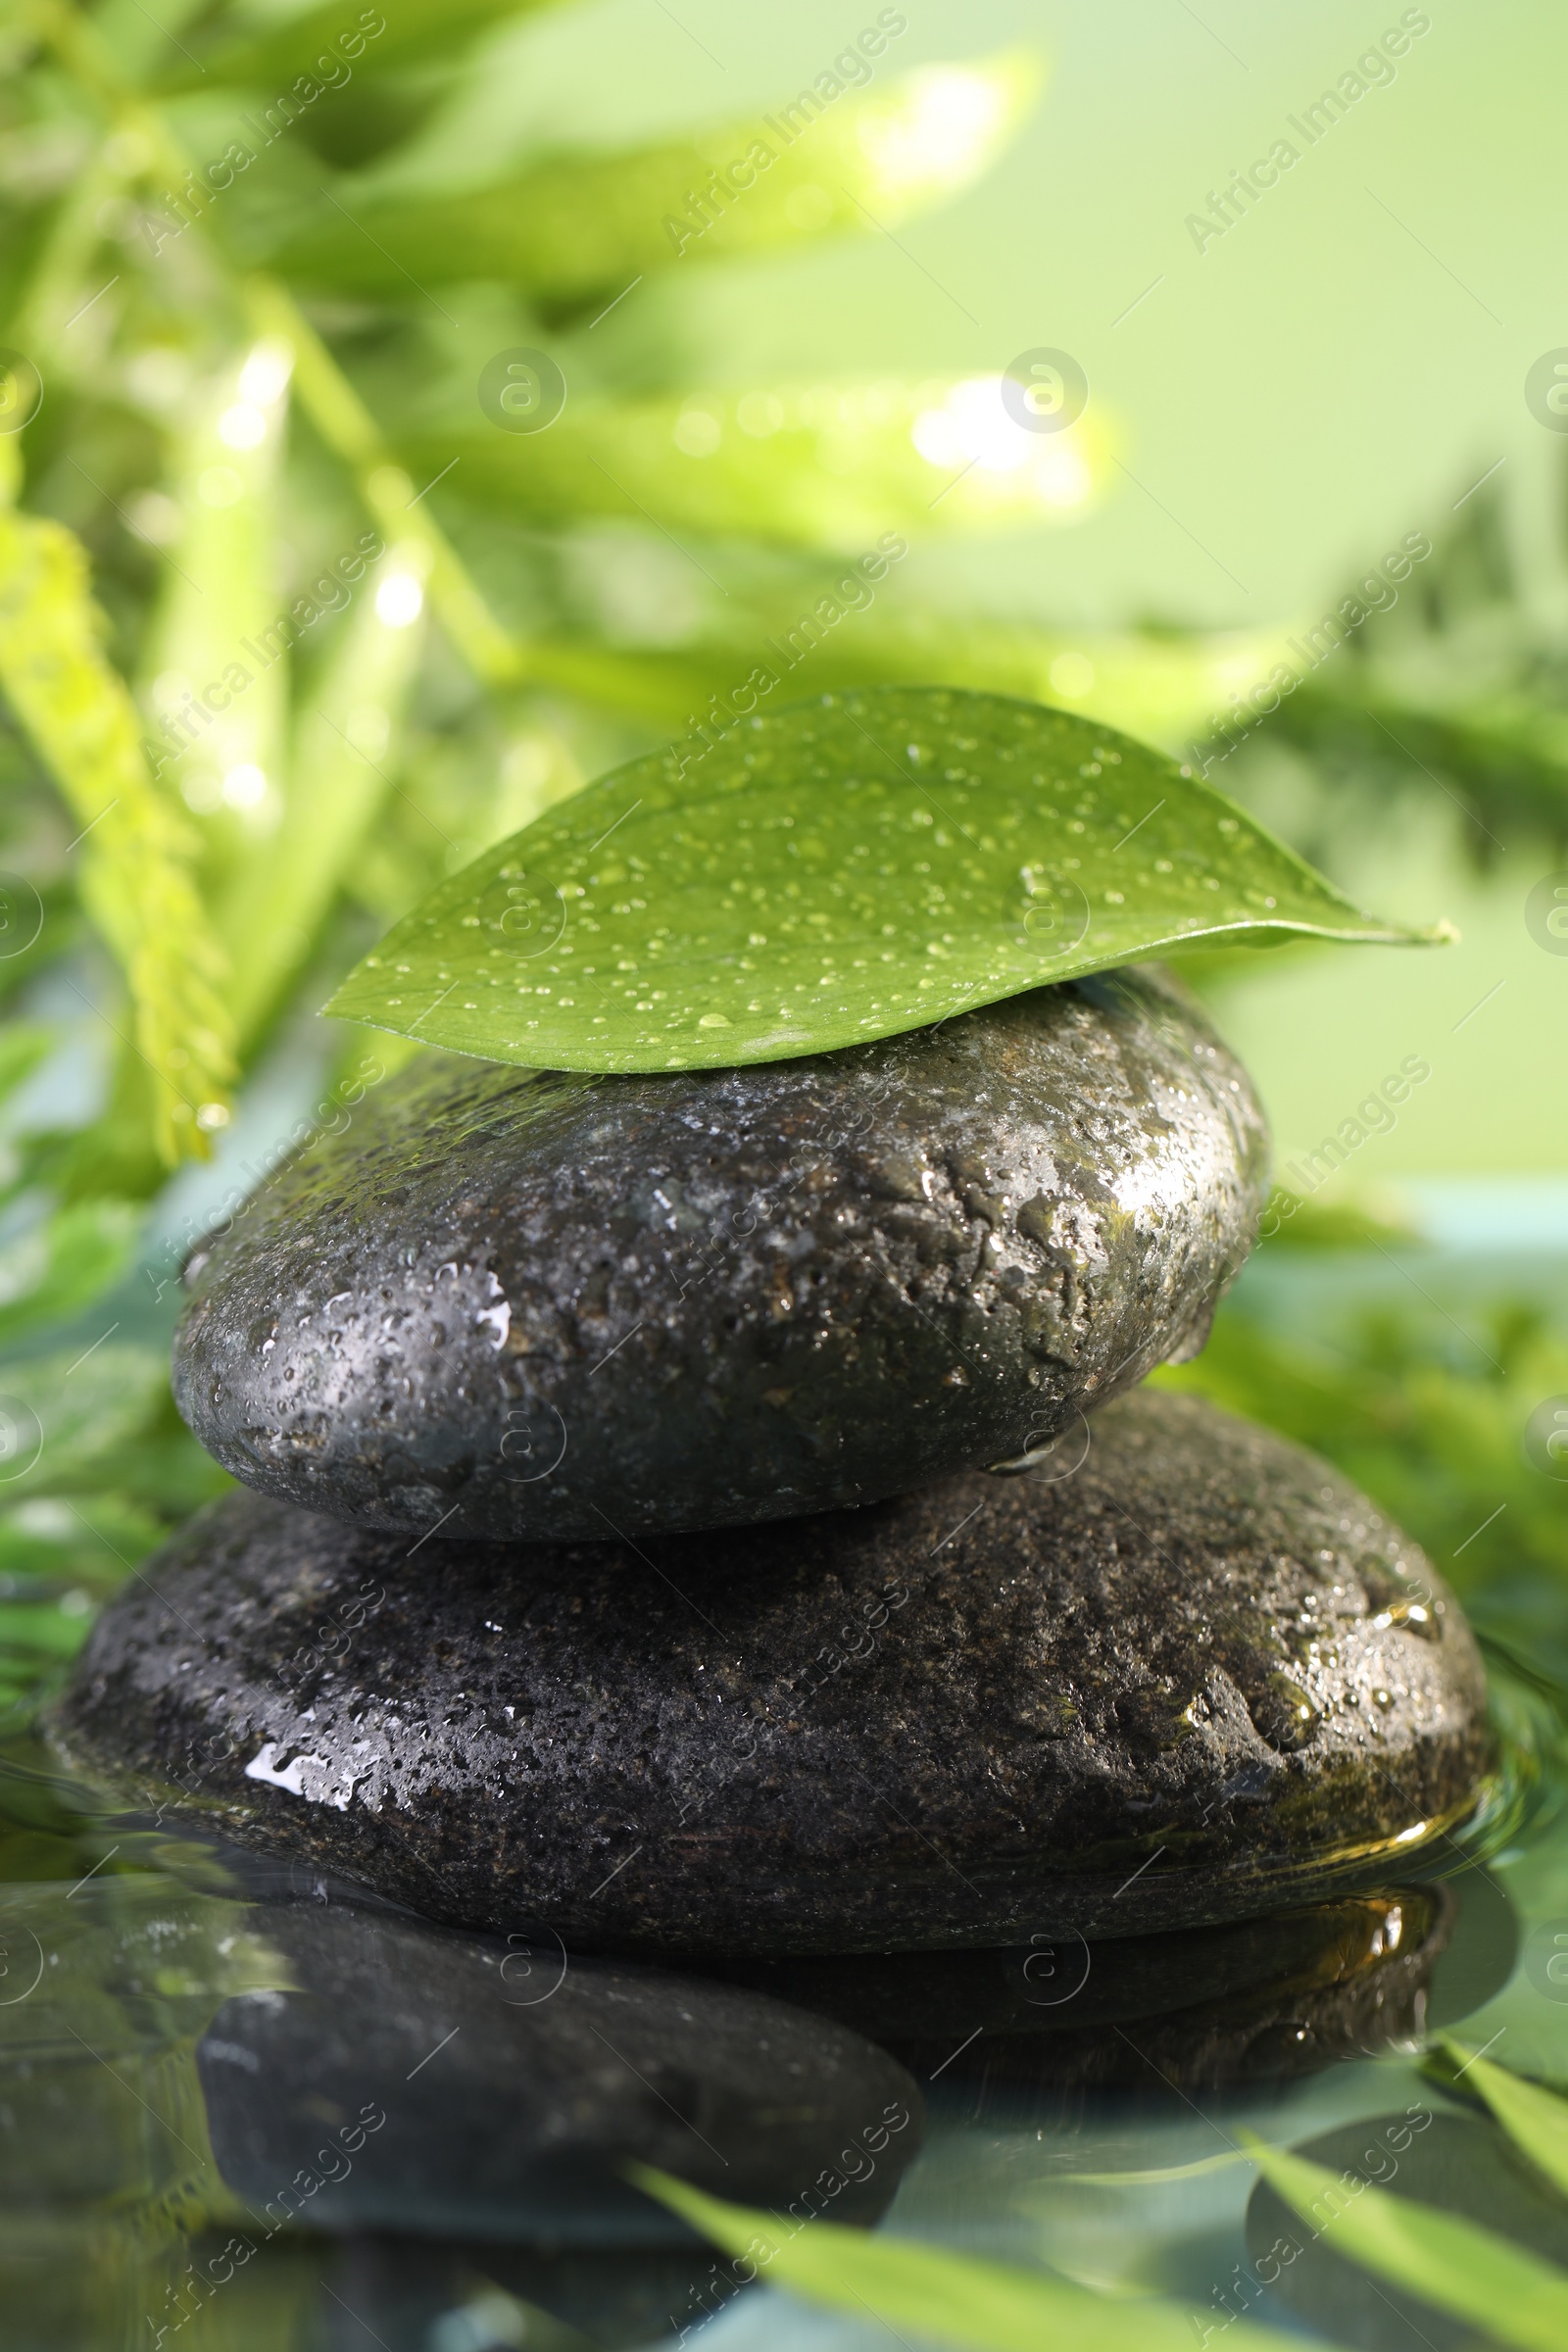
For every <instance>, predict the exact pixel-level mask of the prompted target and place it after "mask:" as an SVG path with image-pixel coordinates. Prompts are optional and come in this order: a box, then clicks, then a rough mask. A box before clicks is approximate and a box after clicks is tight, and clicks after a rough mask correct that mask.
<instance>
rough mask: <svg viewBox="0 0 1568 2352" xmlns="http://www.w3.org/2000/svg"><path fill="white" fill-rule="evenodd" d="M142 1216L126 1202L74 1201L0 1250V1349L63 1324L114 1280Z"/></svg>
mask: <svg viewBox="0 0 1568 2352" xmlns="http://www.w3.org/2000/svg"><path fill="white" fill-rule="evenodd" d="M141 1225H142V1212H141V1210H140V1209H139V1208H138V1207H137V1206H136V1205H135V1204H134V1203H133V1202H131V1201H114V1200H108V1201H73V1202H71V1203H70V1204H69V1205H68V1206H67V1207H65V1208H60V1209H56V1210H55V1212H54V1214H53V1215H52V1216H49V1217H46V1218H44V1219H42V1220H40V1222H39V1224H38V1225H37V1226H36V1227H34V1229H33V1230H32V1231H31V1232H30V1233H25V1234H21V1235H18V1236H17V1238H16V1239H15V1240H13V1241H10V1242H7V1243H6V1244H5V1245H4V1246H3V1247H0V1347H6V1348H9V1347H11V1346H13V1345H14V1344H15V1343H16V1342H17V1341H18V1340H20V1339H24V1338H25V1337H26V1336H27V1335H28V1334H29V1333H30V1332H33V1331H36V1330H38V1329H40V1328H41V1327H42V1326H43V1325H45V1324H47V1323H54V1322H63V1321H64V1320H65V1319H66V1318H67V1317H68V1316H69V1315H73V1314H75V1313H76V1312H77V1311H78V1310H79V1309H80V1308H82V1307H85V1306H90V1305H91V1303H92V1301H93V1299H96V1298H98V1297H99V1295H100V1294H101V1293H102V1292H104V1291H106V1290H108V1288H109V1286H110V1284H111V1283H113V1282H116V1281H118V1280H119V1278H120V1276H121V1275H122V1274H123V1272H124V1271H125V1268H126V1266H127V1265H128V1264H129V1262H130V1255H131V1251H132V1250H133V1249H134V1248H135V1245H136V1237H137V1235H138V1234H139V1233H140V1231H141Z"/></svg>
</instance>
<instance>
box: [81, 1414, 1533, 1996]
mask: <svg viewBox="0 0 1568 2352" xmlns="http://www.w3.org/2000/svg"><path fill="white" fill-rule="evenodd" d="M1089 1429H1090V1435H1091V1438H1092V1443H1091V1444H1090V1445H1089V1447H1088V1451H1087V1453H1086V1454H1085V1456H1084V1458H1083V1460H1082V1462H1081V1464H1080V1466H1079V1467H1078V1468H1077V1470H1076V1471H1075V1472H1074V1473H1073V1474H1072V1475H1070V1476H1067V1477H1064V1478H1059V1479H1057V1480H1056V1482H1055V1483H1042V1482H1041V1481H1040V1480H1039V1479H1038V1478H1036V1477H1034V1476H1030V1475H1024V1476H1016V1477H994V1476H991V1475H988V1474H986V1473H983V1472H981V1473H971V1474H969V1475H966V1476H963V1477H960V1478H956V1479H950V1480H947V1481H943V1482H940V1483H938V1484H936V1485H934V1486H928V1487H925V1488H923V1489H921V1490H919V1491H918V1492H917V1493H914V1494H911V1495H904V1496H902V1497H900V1498H898V1499H897V1500H894V1501H890V1502H884V1503H879V1504H873V1505H869V1506H867V1507H866V1508H864V1509H861V1510H858V1511H845V1512H836V1513H831V1514H821V1515H818V1516H816V1517H813V1518H809V1519H803V1520H797V1521H786V1522H773V1523H771V1524H765V1525H762V1526H760V1527H755V1528H748V1529H744V1530H734V1531H722V1532H711V1533H706V1534H702V1535H687V1536H668V1537H662V1538H655V1537H649V1538H644V1539H642V1540H640V1541H639V1543H638V1544H636V1545H635V1546H631V1545H625V1544H614V1543H605V1544H537V1545H527V1544H516V1545H501V1544H472V1543H467V1542H449V1541H446V1540H445V1539H438V1540H437V1541H436V1542H434V1543H424V1542H417V1543H416V1544H410V1543H409V1542H408V1541H407V1539H406V1538H403V1537H389V1536H387V1535H385V1534H383V1533H378V1532H376V1531H374V1530H371V1529H368V1528H356V1529H345V1528H344V1527H343V1526H342V1525H341V1524H340V1523H338V1522H335V1521H332V1520H327V1519H324V1518H321V1517H319V1516H316V1515H314V1514H310V1513H306V1512H302V1511H300V1510H298V1509H296V1508H294V1507H292V1506H290V1505H286V1504H281V1503H278V1502H275V1501H272V1500H270V1499H269V1498H266V1497H263V1496H258V1495H249V1494H236V1495H230V1496H228V1497H226V1498H225V1499H224V1500H223V1501H221V1502H220V1503H218V1504H217V1505H215V1506H213V1507H212V1508H210V1509H209V1510H208V1511H207V1512H205V1513H203V1514H202V1515H201V1516H199V1517H198V1518H197V1519H196V1520H194V1521H193V1522H191V1523H190V1525H189V1526H188V1527H187V1528H186V1529H184V1530H182V1531H181V1532H180V1534H179V1535H178V1536H177V1537H176V1538H175V1539H174V1540H173V1541H172V1543H171V1544H168V1545H167V1546H166V1547H165V1549H164V1550H163V1551H162V1552H160V1553H158V1554H156V1555H155V1556H154V1558H153V1559H152V1560H151V1561H149V1562H148V1563H147V1565H146V1568H145V1570H144V1572H143V1576H142V1578H141V1579H140V1580H139V1581H138V1582H137V1583H136V1584H135V1585H133V1586H132V1587H129V1588H127V1590H126V1592H125V1593H124V1594H123V1596H122V1598H121V1599H119V1600H118V1601H117V1602H115V1603H114V1605H113V1606H112V1607H111V1608H110V1609H109V1610H108V1612H107V1613H106V1615H105V1616H104V1617H103V1618H102V1619H101V1620H100V1622H99V1624H98V1626H97V1628H96V1629H95V1631H94V1633H93V1635H92V1637H91V1639H90V1641H89V1642H88V1644H87V1646H86V1649H85V1650H84V1652H83V1654H82V1657H81V1659H80V1660H79V1661H78V1665H77V1668H76V1671H75V1677H74V1680H73V1684H72V1686H71V1687H70V1688H69V1690H68V1691H67V1692H66V1694H65V1696H64V1699H63V1700H62V1702H60V1704H59V1706H58V1708H57V1711H56V1715H55V1718H54V1734H55V1737H56V1739H57V1740H58V1741H59V1743H60V1744H61V1745H62V1746H63V1748H64V1751H65V1753H66V1755H67V1757H68V1759H69V1760H70V1761H71V1762H72V1763H73V1764H74V1765H75V1766H77V1767H78V1768H79V1769H80V1770H81V1771H82V1772H83V1773H84V1774H85V1775H86V1776H87V1777H89V1778H93V1779H97V1780H98V1781H100V1782H101V1783H103V1784H104V1785H105V1786H107V1787H108V1788H109V1789H112V1790H114V1791H116V1792H118V1794H119V1795H120V1797H121V1798H122V1799H123V1801H125V1802H128V1803H129V1804H131V1805H135V1806H149V1807H150V1806H156V1805H163V1806H165V1807H166V1808H167V1809H168V1815H172V1817H174V1818H179V1817H181V1816H182V1817H184V1818H186V1819H188V1820H190V1821H192V1822H198V1823H202V1824H204V1825H206V1826H207V1827H208V1828H209V1829H210V1830H211V1831H214V1832H217V1833H219V1834H221V1835H226V1836H228V1837H231V1838H233V1839H234V1840H236V1841H237V1842H239V1843H242V1844H243V1843H247V1842H248V1843H251V1844H260V1845H263V1846H269V1847H271V1848H273V1849H274V1850H278V1851H281V1852H284V1853H288V1854H293V1855H296V1856H300V1857H303V1858H310V1859H314V1860H315V1861H317V1862H319V1863H321V1864H324V1865H326V1866H328V1867H331V1868H335V1869H338V1870H341V1871H342V1872H344V1873H345V1874H346V1875H348V1876H350V1877H353V1878H357V1879H359V1880H360V1881H362V1882H366V1883H368V1884H369V1885H371V1886H373V1887H377V1888H379V1889H381V1890H382V1891H384V1892H386V1893H389V1894H392V1895H395V1896H397V1897H398V1898H400V1899H402V1900H405V1901H407V1902H409V1903H410V1904H411V1905H412V1906H414V1907H415V1908H417V1909H419V1910H421V1911H424V1912H427V1913H429V1914H431V1915H433V1916H435V1917H438V1918H444V1919H448V1920H461V1921H467V1922H473V1923H481V1924H488V1925H491V1926H494V1927H497V1928H501V1929H506V1928H509V1927H511V1926H513V1925H515V1924H516V1922H517V1918H518V1914H519V1913H521V1914H525V1915H529V1916H535V1917H538V1918H540V1919H542V1920H544V1921H546V1922H547V1923H549V1924H550V1925H551V1926H552V1927H554V1928H556V1929H557V1930H559V1932H560V1933H561V1934H562V1935H563V1936H565V1937H566V1939H567V1941H568V1942H571V1943H573V1944H576V1945H580V1946H582V1947H584V1948H594V1947H598V1948H602V1949H609V1950H615V1949H620V1950H639V1949H641V1950H648V1951H669V1950H671V1949H674V1950H684V1951H690V1952H703V1951H708V1952H729V1953H739V1952H748V1951H750V1952H757V1953H762V1954H766V1953H770V1952H771V1953H785V1952H810V1951H839V1952H853V1951H858V1950H859V1951H874V1950H897V1949H901V1948H908V1949H918V1948H943V1947H950V1948H951V1947H959V1946H966V1945H967V1946H977V1945H986V1944H995V1945H1003V1944H1014V1945H1016V1944H1025V1945H1027V1944H1028V1943H1029V1941H1030V1938H1031V1936H1033V1935H1034V1934H1035V1933H1036V1932H1037V1931H1053V1932H1054V1931H1059V1930H1062V1929H1076V1930H1079V1931H1081V1932H1083V1933H1086V1934H1094V1935H1109V1936H1123V1935H1130V1934H1134V1933H1137V1932H1140V1931H1143V1930H1146V1929H1155V1928H1159V1929H1163V1928H1166V1927H1173V1926H1186V1925H1193V1924H1199V1923H1202V1922H1207V1921H1216V1920H1223V1919H1226V1918H1234V1917H1242V1916H1246V1915H1248V1914H1250V1913H1256V1912H1262V1911H1267V1910H1273V1909H1277V1908H1279V1907H1280V1906H1281V1905H1282V1904H1284V1903H1289V1902H1306V1901H1311V1900H1314V1899H1319V1898H1320V1897H1322V1896H1323V1895H1325V1894H1327V1893H1329V1892H1332V1891H1335V1890H1336V1889H1337V1888H1339V1887H1342V1886H1345V1885H1348V1884H1351V1883H1356V1882H1355V1873H1356V1871H1357V1869H1358V1868H1360V1869H1362V1870H1365V1869H1368V1868H1370V1869H1372V1870H1373V1871H1376V1869H1377V1867H1378V1858H1379V1857H1381V1858H1382V1859H1383V1863H1384V1866H1385V1867H1386V1863H1387V1857H1388V1855H1389V1854H1390V1853H1391V1852H1397V1853H1398V1854H1400V1855H1401V1856H1408V1855H1410V1854H1413V1853H1415V1852H1418V1851H1419V1849H1420V1847H1421V1845H1422V1844H1423V1842H1425V1841H1426V1840H1427V1839H1429V1838H1432V1837H1434V1836H1435V1835H1436V1834H1437V1832H1438V1830H1439V1828H1440V1827H1442V1826H1444V1825H1447V1824H1451V1823H1452V1822H1453V1821H1454V1820H1455V1819H1456V1818H1458V1817H1459V1816H1461V1815H1463V1814H1465V1813H1466V1812H1467V1811H1468V1809H1469V1808H1470V1807H1471V1806H1472V1804H1473V1802H1474V1801H1475V1798H1476V1794H1477V1791H1478V1788H1479V1787H1480V1785H1481V1783H1482V1781H1483V1779H1484V1776H1485V1775H1486V1773H1487V1771H1488V1769H1489V1766H1490V1763H1491V1746H1490V1740H1489V1736H1488V1733H1487V1730H1486V1727H1485V1721H1484V1715H1483V1680H1482V1672H1481V1666H1480V1662H1479V1659H1478V1656H1477V1653H1476V1649H1475V1645H1474V1642H1473V1641H1472V1639H1471V1636H1470V1633H1469V1631H1468V1628H1467V1627H1466V1626H1465V1624H1464V1621H1463V1619H1462V1617H1461V1615H1460V1613H1459V1610H1458V1608H1457V1605H1456V1604H1455V1602H1454V1601H1453V1600H1452V1598H1451V1596H1449V1594H1448V1593H1446V1589H1445V1587H1444V1586H1443V1585H1442V1584H1441V1582H1440V1581H1439V1579H1438V1578H1437V1576H1436V1575H1435V1573H1434V1572H1433V1570H1432V1569H1431V1567H1430V1566H1429V1564H1428V1563H1427V1561H1426V1560H1425V1559H1424V1557H1423V1556H1422V1554H1421V1553H1420V1552H1419V1551H1418V1550H1417V1549H1416V1547H1415V1546H1414V1545H1413V1544H1411V1543H1410V1542H1409V1541H1408V1539H1406V1538H1405V1537H1403V1536H1401V1535H1400V1533H1399V1532H1398V1530H1397V1529H1396V1528H1394V1527H1392V1526H1391V1525H1390V1524H1389V1523H1388V1522H1387V1521H1386V1520H1384V1519H1382V1518H1381V1517H1380V1516H1379V1514H1378V1513H1377V1511H1376V1510H1375V1508H1374V1507H1373V1505H1372V1504H1371V1503H1370V1502H1368V1501H1367V1500H1366V1498H1365V1496H1363V1495H1358V1494H1357V1493H1356V1492H1355V1490H1354V1489H1353V1488H1351V1487H1349V1486H1348V1485H1347V1484H1346V1483H1345V1482H1344V1481H1343V1480H1342V1479H1340V1478H1339V1477H1337V1476H1336V1474H1335V1473H1334V1472H1332V1471H1331V1470H1330V1469H1329V1468H1328V1467H1327V1465H1326V1464H1324V1463H1322V1462H1320V1461H1318V1460H1317V1459H1315V1458H1314V1457H1313V1456H1312V1455H1310V1454H1307V1453H1305V1452H1303V1451H1302V1450H1301V1449H1300V1448H1299V1447H1297V1446H1291V1445H1288V1444H1286V1443H1285V1442H1284V1441H1283V1440H1281V1439H1278V1438H1276V1437H1273V1436H1271V1435H1269V1434H1268V1433H1266V1432H1264V1431H1262V1430H1257V1429H1252V1428H1250V1427H1249V1426H1248V1425H1246V1424H1245V1423H1242V1422H1239V1421H1236V1420H1233V1419H1232V1418H1231V1417H1230V1416H1229V1415H1227V1414H1224V1413H1221V1412H1219V1411H1217V1410H1216V1409H1215V1408H1214V1407H1212V1406H1210V1405H1207V1404H1204V1403H1202V1402H1201V1401H1200V1400H1198V1399H1196V1398H1190V1397H1175V1396H1168V1395H1161V1394H1157V1393H1152V1392H1149V1391H1142V1392H1140V1393H1138V1394H1137V1395H1135V1396H1133V1397H1127V1398H1124V1399H1122V1400H1120V1401H1118V1402H1116V1403H1114V1404H1111V1405H1109V1406H1107V1407H1106V1408H1104V1410H1103V1411H1102V1412H1101V1413H1099V1414H1097V1415H1096V1416H1095V1419H1094V1421H1093V1423H1092V1424H1090V1425H1089ZM168 1815H166V1817H168ZM1359 1883H1365V1881H1364V1880H1362V1881H1361V1882H1359Z"/></svg>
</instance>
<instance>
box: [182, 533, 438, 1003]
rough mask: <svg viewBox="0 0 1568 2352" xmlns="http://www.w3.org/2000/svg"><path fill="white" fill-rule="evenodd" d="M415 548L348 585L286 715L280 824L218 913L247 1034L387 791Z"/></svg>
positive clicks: (414, 610) (416, 595) (299, 956)
mask: <svg viewBox="0 0 1568 2352" xmlns="http://www.w3.org/2000/svg"><path fill="white" fill-rule="evenodd" d="M426 568H427V564H426V550H425V548H424V547H423V545H422V544H421V543H420V542H417V541H404V542H402V543H400V544H399V545H398V546H396V547H394V548H392V549H390V550H389V551H388V552H387V554H386V555H384V556H383V557H382V558H381V560H380V562H379V563H377V564H375V565H374V566H373V567H372V568H371V569H370V570H369V571H368V573H367V574H366V576H365V578H364V580H363V581H362V582H361V583H360V584H359V589H358V597H357V602H356V606H355V610H354V613H353V615H352V617H351V619H350V620H349V621H348V622H347V624H346V625H345V627H344V631H343V635H342V638H341V641H340V642H339V644H338V646H337V647H336V649H335V650H334V652H333V653H332V654H331V655H330V657H329V658H328V660H327V662H326V665H325V668H324V670H323V673H322V675H321V677H320V678H319V681H318V683H317V685H316V687H315V690H314V691H313V693H312V694H311V696H310V698H309V699H308V701H307V702H306V703H305V704H304V706H303V707H302V709H301V711H300V712H299V716H298V719H297V722H296V729H295V742H294V752H293V757H292V759H291V760H290V762H289V777H288V789H287V794H286V799H285V804H284V809H283V817H282V822H281V823H280V824H279V825H278V826H277V827H276V829H275V830H274V831H273V832H272V834H271V835H270V839H269V840H268V842H267V844H266V845H265V848H264V849H263V850H262V851H261V853H260V854H259V855H258V856H257V857H256V858H253V859H252V860H251V861H250V863H249V864H248V865H247V866H246V867H245V869H244V870H243V871H242V872H241V873H240V875H239V876H238V877H237V878H236V881H235V883H234V885H233V887H232V888H231V890H230V892H229V894H228V896H227V899H226V900H225V903H224V906H223V910H222V918H221V919H222V928H223V932H224V936H225V937H227V938H229V939H230V940H232V942H233V943H234V944H233V948H232V959H233V967H234V968H233V978H232V980H231V982H230V985H229V990H228V998H229V1003H230V1005H231V1006H232V1007H233V1011H234V1017H235V1020H236V1023H237V1025H238V1028H239V1032H240V1035H241V1037H242V1038H250V1037H253V1036H254V1035H255V1034H256V1032H257V1031H258V1029H259V1028H260V1027H261V1025H262V1024H263V1022H264V1021H265V1020H266V1018H267V1016H268V1014H269V1013H270V1012H271V1011H272V1010H273V1008H274V1006H275V1005H276V1003H277V1001H278V998H279V996H280V995H281V993H282V991H283V989H284V988H285V987H286V985H287V983H288V982H289V981H290V980H291V979H292V978H293V976H294V974H295V973H296V972H297V971H298V969H299V967H300V965H301V964H302V963H303V962H304V960H305V958H306V956H308V955H309V953H310V951H311V948H312V946H313V945H314V943H315V940H316V936H317V932H318V930H319V925H320V923H321V920H322V917H323V916H324V915H325V914H326V912H327V910H328V908H329V907H330V906H331V904H332V901H333V900H334V898H335V897H336V896H337V892H338V890H339V888H340V886H341V884H342V881H343V877H344V873H345V869H346V867H347V865H348V862H349V860H350V859H351V858H352V857H353V855H354V852H355V850H356V849H357V848H358V847H359V845H360V843H361V841H362V840H363V839H364V836H365V833H366V829H367V827H368V825H369V823H370V821H371V819H372V818H373V817H374V815H375V811H376V809H378V808H379V807H380V804H381V801H382V799H383V798H384V796H385V794H386V792H387V790H388V789H389V783H388V772H387V771H388V764H389V762H390V761H392V760H395V758H396V753H395V750H394V748H393V747H394V742H395V735H396V730H397V728H398V726H399V725H400V723H401V720H402V716H403V710H404V706H405V703H406V701H407V698H408V692H409V688H410V685H411V683H412V681H413V677H414V673H415V671H416V669H417V666H418V661H419V651H420V647H421V645H422V642H423V630H422V628H421V627H420V625H419V622H420V616H421V613H422V607H423V588H422V582H423V579H424V575H425V571H426Z"/></svg>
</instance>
